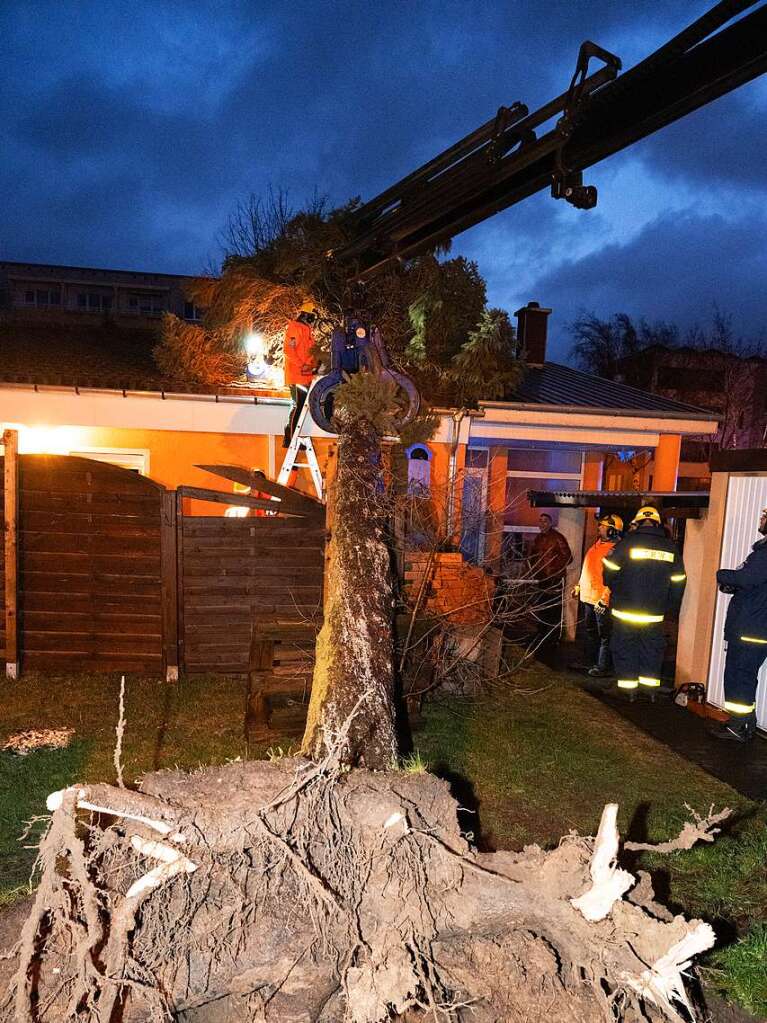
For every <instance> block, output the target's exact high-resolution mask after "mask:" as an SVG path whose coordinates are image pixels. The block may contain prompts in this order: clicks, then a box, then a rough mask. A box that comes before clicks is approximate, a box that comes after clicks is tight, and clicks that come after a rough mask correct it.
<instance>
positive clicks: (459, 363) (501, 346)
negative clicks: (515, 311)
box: [450, 309, 522, 405]
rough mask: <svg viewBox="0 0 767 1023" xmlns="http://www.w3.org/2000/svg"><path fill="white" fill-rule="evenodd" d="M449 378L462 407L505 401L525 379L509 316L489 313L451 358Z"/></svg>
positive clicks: (503, 313) (492, 310) (501, 313)
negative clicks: (487, 401)
mask: <svg viewBox="0 0 767 1023" xmlns="http://www.w3.org/2000/svg"><path fill="white" fill-rule="evenodd" d="M450 376H451V378H452V380H453V383H454V387H455V391H456V394H457V396H458V400H459V402H460V404H462V405H472V404H475V403H476V402H477V401H478V400H479V399H480V398H486V399H488V400H492V399H497V398H503V397H504V395H506V394H509V393H510V392H511V391H513V389H514V387H515V386H516V385H517V384H518V383H519V381H520V377H521V376H522V363H521V362H520V360H519V358H518V357H517V342H516V337H515V334H514V328H513V327H512V325H511V321H510V320H509V314H508V313H507V312H506V311H505V310H504V309H486V310H485V311H484V312H483V313H482V317H481V319H480V321H479V324H478V326H477V327H476V329H475V330H473V331H471V333H470V334H469V338H468V341H467V342H466V344H464V345H463V347H462V348H461V349H460V351H458V352H457V353H456V354H455V355H454V356H453V358H452V366H451V370H450Z"/></svg>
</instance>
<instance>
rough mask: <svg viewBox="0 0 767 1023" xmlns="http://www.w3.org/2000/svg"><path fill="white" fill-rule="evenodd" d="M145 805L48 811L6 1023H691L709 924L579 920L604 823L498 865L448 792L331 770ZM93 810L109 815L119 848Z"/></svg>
mask: <svg viewBox="0 0 767 1023" xmlns="http://www.w3.org/2000/svg"><path fill="white" fill-rule="evenodd" d="M144 790H145V791H143V792H141V793H135V792H129V791H127V790H124V789H119V788H112V787H109V786H91V787H89V788H73V789H69V790H66V791H65V792H64V793H63V795H61V796H60V798H59V797H57V798H56V799H54V800H53V803H54V804H55V805H56V807H57V808H56V809H55V810H54V812H53V818H52V821H51V826H50V828H49V830H48V832H47V834H46V836H45V838H44V839H43V842H42V844H41V849H40V857H41V868H42V878H41V884H40V888H39V889H38V893H37V897H36V899H35V903H34V906H33V909H32V912H31V914H30V916H29V918H28V920H27V921H26V923H25V925H24V928H23V931H22V934H21V939H20V946H19V952H18V955H19V964H18V970H17V973H16V978H15V983H14V991H13V997H12V1002H10V1003H8V1004H7V1005H6V1008H5V1015H3V1013H2V1012H0V1018H2V1019H4V1020H13V1021H14V1023H32V1021H33V1020H34V1023H52V1021H56V1023H66V1021H72V1023H74V1021H75V1020H77V1021H78V1023H114V1020H116V1019H117V1018H119V1019H122V1020H125V1021H132V1023H133V1021H136V1023H137V1021H139V1020H140V1021H142V1023H147V1021H152V1023H161V1021H166V1020H167V1019H169V1018H170V1017H172V1016H178V1018H179V1019H183V1020H184V1021H187V1020H188V1021H194V1023H197V1021H200V1023H202V1021H203V1020H205V1019H206V1016H205V1013H206V1012H207V1010H206V1006H212V1005H213V1004H215V1005H216V1006H217V1009H216V1012H219V1011H220V1010H221V1011H223V1009H222V1006H230V1008H231V1013H232V1016H231V1018H232V1019H233V1020H234V1019H237V1020H253V1021H255V1020H264V1021H272V1020H287V1019H298V1018H300V1019H305V1020H307V1021H316V1023H320V1021H321V1023H342V1021H345V1023H380V1021H383V1020H388V1019H390V1018H392V1015H396V1016H400V1017H403V1018H408V1019H410V1018H415V1017H413V1015H412V1014H413V1013H415V1014H418V1013H421V1014H425V1015H426V1017H427V1018H428V1019H431V1020H435V1021H437V1020H438V1021H441V1023H442V1021H455V1023H459V1021H460V1023H463V1021H468V1020H471V1021H472V1023H500V1021H503V1023H516V1021H519V1023H522V1021H523V1020H526V1021H528V1023H543V1021H547V1020H550V1019H559V1018H563V1019H564V1018H568V1019H571V1020H573V1021H575V1023H593V1021H594V1020H596V1019H602V1020H604V1021H605V1023H607V1021H610V1023H614V1021H616V1020H625V1021H626V1023H628V1021H631V1023H638V1021H641V1020H645V1021H648V1020H654V1021H659V1020H662V1019H666V1020H679V1019H681V1018H682V1017H681V1016H680V1015H679V1013H680V1012H687V1013H691V1010H690V1006H689V1003H688V1002H687V998H686V994H685V991H684V983H683V973H684V971H685V970H686V969H687V967H688V965H689V960H690V957H691V956H692V955H693V954H695V953H696V951H699V950H700V949H701V948H704V947H707V944H706V943H707V942H708V940H709V934H708V932H707V929H706V927H705V925H701V924H697V923H696V922H693V923H692V924H688V923H687V922H686V921H684V920H683V919H682V918H681V917H677V918H674V919H672V920H661V919H659V918H658V917H657V916H654V915H653V914H652V913H650V912H649V911H647V910H645V909H644V908H643V907H642V906H639V905H634V904H630V903H629V902H626V901H624V900H623V899H622V898H621V897H620V894H617V895H615V893H614V892H612V891H611V895H610V905H609V906H608V907H606V908H605V906H603V907H602V910H603V911H600V915H599V917H598V918H596V919H587V918H586V917H585V916H584V914H583V912H582V911H580V910H581V909H582V905H581V906H579V903H582V902H583V899H584V896H583V893H584V890H587V889H588V890H589V893H593V891H594V890H595V889H597V888H598V887H599V886H600V885H603V884H604V883H605V878H606V877H607V875H608V874H609V875H610V878H612V879H614V878H615V876H616V874H626V872H625V871H620V869H619V868H617V866H616V864H615V857H616V855H617V841H618V840H617V829H615V824H614V812H613V808H612V807H610V808H607V810H606V814H605V817H604V818H603V822H602V826H601V827H600V835H599V836H598V837H597V839H596V841H595V842H592V841H591V840H587V839H581V838H578V837H577V836H571V837H570V838H569V839H568V840H567V841H566V842H563V843H562V844H561V845H560V847H559V848H558V849H556V850H553V851H552V852H549V853H544V852H543V851H541V850H540V849H538V848H537V847H530V848H528V849H526V850H525V852H524V853H522V854H511V853H496V854H493V855H487V856H485V855H477V854H475V853H474V852H473V851H472V850H471V849H470V847H469V846H468V845H467V843H466V841H465V839H464V838H463V836H462V835H461V834H460V831H459V830H458V826H457V823H456V816H455V810H456V804H455V802H454V800H453V799H452V798H451V797H450V795H449V792H448V790H447V787H446V785H445V784H444V783H443V782H440V781H438V780H437V779H435V778H433V777H432V776H430V775H407V774H400V773H397V772H392V773H388V774H387V773H376V774H371V773H370V772H366V771H361V770H353V771H347V770H345V769H343V768H342V767H341V765H340V763H339V762H338V760H337V759H336V760H334V759H333V756H332V753H331V754H329V755H328V757H326V759H325V760H324V761H323V762H322V763H321V764H312V763H309V762H307V761H301V760H294V759H289V758H286V759H285V760H281V761H278V762H275V763H262V762H261V763H258V762H253V763H245V764H242V763H237V764H229V765H227V766H225V767H219V768H211V769H207V770H205V771H202V772H200V773H198V774H195V775H191V776H188V775H183V774H181V773H180V772H168V773H161V774H157V775H151V776H149V777H148V778H146V779H145V781H144ZM90 806H98V807H109V808H110V810H109V812H110V814H111V815H112V819H113V821H114V823H113V824H112V825H111V826H110V827H109V828H108V829H107V830H106V831H105V830H103V828H102V827H96V826H95V823H94V821H93V818H92V817H91V818H87V817H85V818H84V816H83V810H82V808H83V807H85V808H86V810H87V808H88V807H90ZM78 807H80V808H81V809H79V810H78ZM101 823H102V824H103V821H102V822H101ZM158 825H159V826H160V827H159V831H160V834H161V836H162V837H161V838H160V839H158V837H157V836H158ZM147 858H149V860H150V862H151V863H152V864H154V865H153V866H152V868H151V869H150V870H149V872H147V870H146V861H147ZM626 876H627V877H628V878H629V882H630V883H633V878H632V877H631V875H626ZM643 883H644V882H643ZM650 894H651V893H650ZM600 897H601V896H600ZM210 1018H211V1019H212V1018H213V1016H211V1017H210ZM215 1018H216V1019H219V1018H221V1019H224V1018H225V1016H224V1015H222V1016H220V1017H219V1016H218V1015H217V1016H216V1017H215Z"/></svg>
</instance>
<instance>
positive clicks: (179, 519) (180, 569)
mask: <svg viewBox="0 0 767 1023" xmlns="http://www.w3.org/2000/svg"><path fill="white" fill-rule="evenodd" d="M174 497H175V499H176V650H177V664H178V668H179V671H183V669H184V664H185V647H184V643H185V636H186V629H185V626H184V497H183V494H182V492H181V488H178V489H177V490H176V493H175V495H174Z"/></svg>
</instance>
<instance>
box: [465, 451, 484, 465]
mask: <svg viewBox="0 0 767 1023" xmlns="http://www.w3.org/2000/svg"><path fill="white" fill-rule="evenodd" d="M487 454H488V452H487V448H468V449H467V451H466V468H467V469H486V468H487Z"/></svg>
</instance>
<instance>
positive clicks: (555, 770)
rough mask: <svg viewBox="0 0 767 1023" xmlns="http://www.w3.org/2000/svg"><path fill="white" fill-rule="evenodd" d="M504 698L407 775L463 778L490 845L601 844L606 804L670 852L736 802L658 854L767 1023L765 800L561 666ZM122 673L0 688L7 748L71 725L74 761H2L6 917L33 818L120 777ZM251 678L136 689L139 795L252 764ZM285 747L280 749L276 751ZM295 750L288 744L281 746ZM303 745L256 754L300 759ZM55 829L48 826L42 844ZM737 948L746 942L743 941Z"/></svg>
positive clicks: (446, 732)
mask: <svg viewBox="0 0 767 1023" xmlns="http://www.w3.org/2000/svg"><path fill="white" fill-rule="evenodd" d="M520 682H521V684H522V685H524V687H525V691H529V690H539V691H538V692H536V693H535V695H522V692H521V691H518V692H516V693H515V692H514V691H512V690H510V691H509V692H508V693H507V694H504V695H503V696H501V697H498V698H496V699H494V700H493V701H487V702H479V703H474V704H466V703H462V702H445V703H442V704H439V705H436V704H435V705H432V706H431V707H430V708H429V709H428V710H427V713H426V717H425V723H424V727H423V728H422V729H421V730H420V731H419V732H418V734H417V735H416V741H417V747H418V748H417V750H416V751H415V752H414V753H413V754H411V755H409V756H408V757H405V758H404V759H403V762H402V770H405V771H410V772H420V771H424V770H431V771H433V772H434V773H436V774H439V775H442V776H443V777H447V778H449V779H450V780H451V781H452V783H453V788H454V792H455V794H456V796H457V798H458V800H459V802H460V804H461V805H462V806H463V807H464V808H466V811H465V812H463V817H462V825H463V827H464V829H465V830H467V831H472V832H474V833H475V834H476V835H477V837H478V838H479V839H480V840H481V842H483V843H484V844H485V845H486V846H490V847H495V848H521V847H522V846H523V845H525V844H529V843H537V844H539V845H543V846H549V845H552V844H554V843H556V842H558V841H559V839H560V837H561V836H562V835H563V834H566V833H567V832H568V831H569V830H571V829H575V830H577V831H579V832H581V833H582V834H594V833H595V830H596V827H597V825H598V823H599V817H600V814H601V812H602V808H603V806H604V804H605V803H606V802H617V803H618V804H619V806H620V812H619V826H620V829H621V833H622V835H623V836H624V837H628V838H631V839H634V840H638V841H663V840H665V839H668V838H670V837H673V836H674V835H676V834H677V832H678V830H679V828H680V827H681V825H682V823H683V822H684V821H685V820H686V819H688V817H689V812H688V810H687V809H686V807H685V804H689V805H690V806H692V807H694V808H695V809H696V810H698V811H699V812H703V813H705V812H707V811H708V808H709V806H710V805H711V804H712V803H713V804H714V805H715V806H716V807H717V808H721V807H722V806H725V805H726V806H730V807H732V808H733V809H734V810H735V811H736V815H737V817H736V820H735V823H734V825H733V826H732V827H730V828H728V829H726V833H725V834H723V835H721V836H719V838H718V839H717V841H716V842H715V843H714V844H713V845H701V846H698V847H697V848H696V849H694V850H692V851H691V852H686V853H674V854H672V855H671V856H664V857H659V856H652V855H647V854H643V856H642V858H641V859H640V860H639V861H638V864H637V865H638V866H641V867H644V868H645V869H649V870H651V871H652V872H653V876H654V879H655V881H656V888H657V890H658V891H659V893H660V894H661V896H662V897H663V899H664V901H667V902H668V903H669V904H670V905H672V906H673V907H675V908H678V909H679V910H681V911H684V912H685V913H686V914H688V915H695V916H702V917H704V918H706V919H709V920H712V921H714V922H717V924H718V929H719V933H720V935H723V936H724V937H725V938H726V939H728V940H729V941H730V944H728V945H727V946H726V947H723V948H721V949H720V950H718V951H717V952H716V953H715V954H714V955H713V956H711V957H710V958H709V960H708V964H707V965H708V977H709V980H710V983H711V984H712V985H713V986H715V987H716V988H717V989H718V990H720V991H722V992H723V993H724V994H725V996H726V997H729V998H731V999H735V1000H737V1001H738V1002H739V1003H740V1004H741V1005H742V1006H743V1007H744V1008H747V1009H749V1010H750V1011H752V1012H755V1013H756V1014H757V1015H761V1016H767V991H765V986H766V985H767V980H765V973H766V972H767V971H765V970H764V967H763V962H762V960H761V959H760V957H763V956H764V955H765V954H766V952H767V948H766V946H767V923H765V921H767V807H765V806H764V805H763V804H761V805H759V804H754V803H752V802H749V801H748V800H747V799H745V798H743V797H741V796H739V795H738V794H737V793H736V792H735V791H734V790H733V789H731V788H730V787H729V786H727V785H725V784H724V783H722V782H720V781H718V780H717V779H715V778H713V777H712V776H711V775H709V774H707V773H706V772H704V771H703V770H702V769H700V768H698V767H696V766H695V765H694V764H691V763H689V762H688V761H686V760H683V759H682V758H681V757H679V756H677V755H676V754H675V753H673V752H672V751H671V750H669V749H668V748H667V747H665V746H663V745H662V744H660V743H658V742H656V741H655V740H654V739H652V738H650V737H649V736H646V735H644V734H643V733H640V732H638V731H637V730H636V729H635V728H634V727H633V726H632V725H631V724H630V723H628V722H626V721H624V720H622V719H621V718H620V717H618V716H617V715H616V714H614V713H613V711H611V710H610V708H609V707H606V706H604V705H603V704H602V703H600V702H599V701H597V700H594V699H592V698H591V697H589V696H587V695H586V694H584V693H583V692H582V691H581V690H580V689H579V688H578V687H577V686H576V685H574V684H572V683H570V682H568V681H567V680H566V679H564V678H559V679H556V678H555V680H554V682H553V684H552V679H551V673H550V672H548V670H547V669H542V668H540V667H533V668H530V669H528V670H527V671H526V672H525V673H524V674H523V675H522V677H521V678H520ZM118 694H119V677H117V676H110V677H105V676H100V675H91V676H89V675H78V676H67V677H62V678H43V677H30V678H26V677H25V678H24V679H22V680H21V681H20V682H17V683H6V685H5V686H4V687H2V688H1V689H0V746H1V745H2V743H3V742H4V741H5V739H6V738H7V736H8V735H10V734H12V733H13V732H17V731H23V730H25V729H28V728H46V727H62V726H71V727H73V728H74V729H75V732H76V735H75V741H74V742H73V743H72V745H71V746H70V747H69V748H68V749H65V750H57V751H39V752H35V753H32V754H30V755H29V756H27V757H21V758H19V757H15V756H12V755H11V754H7V753H0V905H2V903H3V902H4V901H5V902H8V901H11V900H12V899H14V898H16V897H18V895H19V894H20V892H21V891H23V890H25V889H24V885H25V884H26V882H27V880H28V877H29V872H30V869H31V866H32V862H33V858H34V852H33V850H32V849H30V848H24V846H23V844H20V843H19V836H20V835H21V833H22V831H23V830H24V826H25V822H26V821H29V820H31V819H33V818H35V817H36V816H38V815H41V814H43V813H44V812H45V797H46V796H47V794H48V793H49V792H51V791H53V790H55V789H58V788H63V787H64V786H66V785H68V784H71V783H73V782H75V781H83V782H88V781H95V780H100V781H113V780H114V776H115V771H114V764H113V762H112V758H113V751H114V742H115V724H116V721H117V706H118ZM244 719H245V691H244V683H243V681H242V680H233V679H226V678H218V677H198V678H189V679H186V680H184V681H182V682H181V683H180V684H178V685H166V684H162V683H159V682H158V681H157V680H156V679H149V678H138V677H129V678H128V680H127V685H126V722H127V723H126V732H125V737H124V741H123V749H124V774H125V779H126V782H127V783H128V784H130V783H131V782H133V781H134V780H135V779H137V778H139V777H140V776H141V775H142V774H144V773H146V772H148V771H153V770H158V769H160V768H172V767H176V766H178V767H181V768H186V769H194V768H196V767H198V766H199V765H201V764H209V763H221V762H224V761H227V760H232V759H236V758H237V757H243V758H245V757H246V756H247V755H248V748H247V742H246V735H245V728H244ZM275 742H276V743H277V744H275ZM279 743H282V745H279ZM292 751H293V744H291V739H290V738H289V737H284V738H283V737H277V739H276V740H274V739H273V740H272V741H271V743H269V744H266V743H264V744H263V746H261V747H256V748H251V749H250V755H251V756H258V757H264V758H272V759H277V758H281V757H282V756H289V755H290V754H291V753H292ZM40 826H41V824H40V822H38V823H37V824H35V825H33V828H32V832H31V834H30V836H29V840H28V841H27V842H26V844H27V845H30V844H31V842H32V839H33V838H34V836H35V834H36V832H39V828H40ZM735 938H738V939H739V940H737V941H736V940H735Z"/></svg>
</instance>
